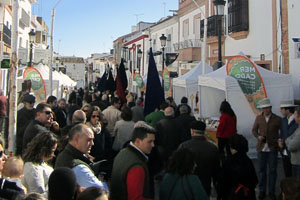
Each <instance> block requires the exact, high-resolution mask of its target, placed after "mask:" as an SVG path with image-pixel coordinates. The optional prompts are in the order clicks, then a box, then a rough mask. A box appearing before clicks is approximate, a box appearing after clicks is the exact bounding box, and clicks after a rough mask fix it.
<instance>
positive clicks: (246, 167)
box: [218, 152, 258, 200]
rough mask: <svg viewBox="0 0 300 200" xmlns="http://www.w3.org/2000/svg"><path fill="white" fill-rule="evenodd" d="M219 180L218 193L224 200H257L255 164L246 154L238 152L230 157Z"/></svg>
mask: <svg viewBox="0 0 300 200" xmlns="http://www.w3.org/2000/svg"><path fill="white" fill-rule="evenodd" d="M218 178H219V182H218V185H219V186H218V193H219V195H220V196H221V197H222V200H227V199H228V200H253V199H256V197H255V187H256V185H257V183H258V179H257V175H256V172H255V168H254V166H253V163H252V161H251V160H250V158H249V157H248V156H247V154H246V153H242V152H237V153H235V154H233V155H232V156H230V157H229V158H228V160H226V162H225V163H224V165H223V167H222V169H221V171H220V174H219V177H218ZM239 187H240V188H241V189H240V190H238V188H239ZM245 188H246V189H245ZM246 190H248V194H247V195H245V191H246Z"/></svg>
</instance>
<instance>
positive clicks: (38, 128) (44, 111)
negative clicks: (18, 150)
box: [22, 103, 52, 152]
mask: <svg viewBox="0 0 300 200" xmlns="http://www.w3.org/2000/svg"><path fill="white" fill-rule="evenodd" d="M51 113H52V109H51V106H50V105H49V104H46V103H39V104H38V105H37V107H36V114H35V119H34V120H32V121H31V122H30V123H29V124H28V126H27V128H26V130H25V132H24V137H23V145H22V148H23V152H25V149H26V147H27V144H28V143H29V142H30V141H31V140H32V139H33V138H34V137H35V136H36V135H37V134H39V133H43V132H47V131H48V129H47V128H46V125H47V124H48V125H49V124H51V123H52V122H51V118H52V117H51Z"/></svg>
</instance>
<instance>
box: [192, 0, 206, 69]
mask: <svg viewBox="0 0 300 200" xmlns="http://www.w3.org/2000/svg"><path fill="white" fill-rule="evenodd" d="M193 2H194V3H195V5H196V6H197V8H199V10H200V13H201V15H202V17H203V18H204V34H203V42H202V47H201V55H202V56H201V60H202V74H205V73H206V68H205V67H206V66H205V63H206V39H207V18H206V17H205V14H204V12H203V11H202V9H201V7H200V6H199V4H198V3H197V2H196V1H195V0H193Z"/></svg>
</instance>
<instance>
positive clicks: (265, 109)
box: [252, 98, 281, 200]
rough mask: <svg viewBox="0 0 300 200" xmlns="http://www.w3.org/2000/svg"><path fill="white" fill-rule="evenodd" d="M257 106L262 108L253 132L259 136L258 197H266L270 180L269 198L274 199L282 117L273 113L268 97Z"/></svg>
mask: <svg viewBox="0 0 300 200" xmlns="http://www.w3.org/2000/svg"><path fill="white" fill-rule="evenodd" d="M257 108H260V109H262V113H261V114H260V115H258V116H257V117H256V119H255V122H254V125H253V128H252V134H253V135H254V136H255V137H256V138H257V145H256V151H257V158H258V163H259V169H258V182H259V184H258V188H259V196H258V198H259V200H262V199H264V198H265V196H266V192H267V182H268V192H269V198H270V199H272V200H273V199H276V197H275V184H276V177H277V155H278V142H277V141H278V138H279V130H280V127H281V118H280V117H279V116H277V115H275V114H274V113H272V105H271V102H270V100H269V99H268V98H264V99H262V100H261V101H260V102H259V105H258V106H257ZM267 169H268V170H267ZM267 171H268V174H267ZM267 177H268V178H267ZM267 180H268V181H267Z"/></svg>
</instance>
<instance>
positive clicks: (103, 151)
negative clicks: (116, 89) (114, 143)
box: [86, 106, 111, 161]
mask: <svg viewBox="0 0 300 200" xmlns="http://www.w3.org/2000/svg"><path fill="white" fill-rule="evenodd" d="M86 124H87V125H88V126H89V127H91V128H92V130H93V131H94V146H93V147H92V149H91V153H90V154H91V156H93V157H95V160H94V161H100V160H103V159H107V155H108V152H110V149H111V141H110V135H109V133H108V131H107V129H106V125H107V122H106V120H105V119H104V116H103V114H102V112H101V110H100V108H99V107H98V106H92V109H91V111H90V113H89V115H88V116H87V123H86Z"/></svg>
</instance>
